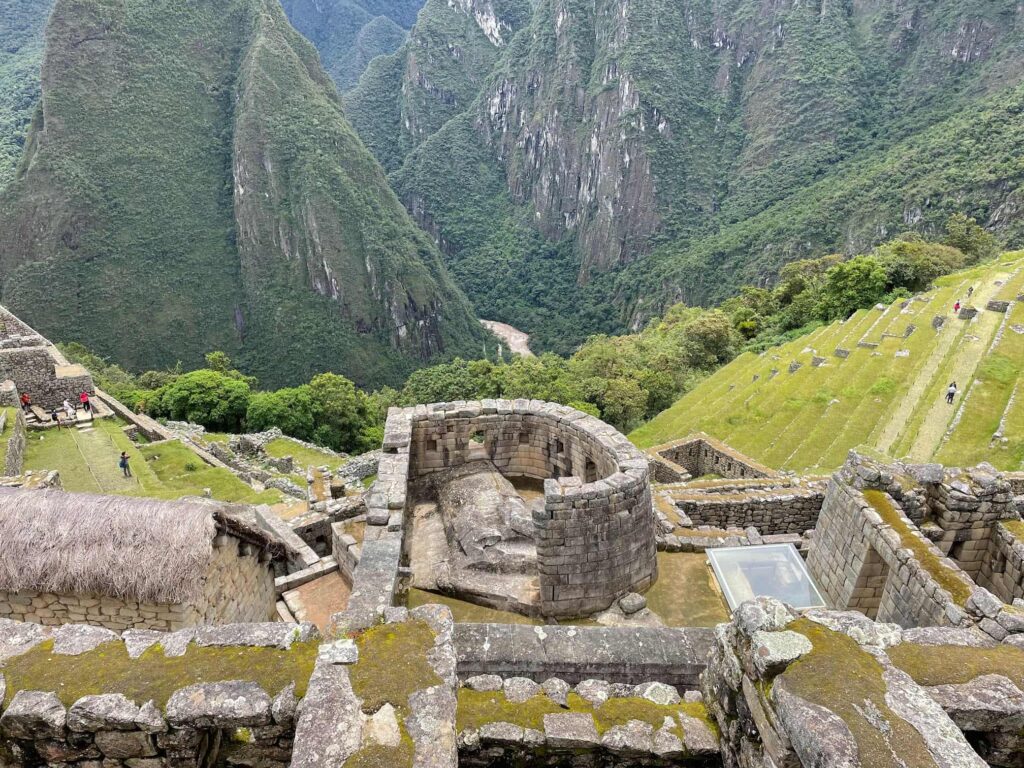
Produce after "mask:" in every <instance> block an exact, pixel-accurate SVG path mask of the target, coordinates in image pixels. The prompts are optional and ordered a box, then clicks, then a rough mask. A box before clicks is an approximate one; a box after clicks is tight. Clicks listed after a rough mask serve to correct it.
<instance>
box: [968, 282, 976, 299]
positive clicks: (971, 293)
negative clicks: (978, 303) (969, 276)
mask: <svg viewBox="0 0 1024 768" xmlns="http://www.w3.org/2000/svg"><path fill="white" fill-rule="evenodd" d="M973 295H974V286H973V285H972V286H971V287H970V288H968V289H967V300H968V301H970V300H971V296H973Z"/></svg>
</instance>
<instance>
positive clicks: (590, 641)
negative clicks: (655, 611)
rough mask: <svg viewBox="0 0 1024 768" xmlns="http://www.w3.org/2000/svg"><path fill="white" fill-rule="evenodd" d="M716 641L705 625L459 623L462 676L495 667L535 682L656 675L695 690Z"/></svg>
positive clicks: (627, 680) (495, 671) (633, 681)
mask: <svg viewBox="0 0 1024 768" xmlns="http://www.w3.org/2000/svg"><path fill="white" fill-rule="evenodd" d="M712 642H713V630H711V629H705V628H703V627H686V628H670V627H568V626H557V625H556V626H546V627H544V628H543V630H542V631H541V630H538V628H537V627H531V626H526V625H522V624H457V625H456V626H455V650H456V653H457V654H458V669H459V677H461V678H462V679H466V678H470V677H474V676H477V675H498V676H499V677H513V676H518V677H527V678H531V679H533V680H535V681H537V682H543V681H544V680H546V679H548V678H551V677H555V678H559V679H561V680H566V681H568V682H570V683H573V684H576V683H579V682H582V681H583V680H587V679H590V678H596V679H599V680H607V681H609V682H612V683H621V684H628V685H637V684H639V683H642V682H645V681H648V680H659V681H661V682H663V683H668V684H669V685H674V686H678V687H679V688H681V689H684V690H696V688H697V684H698V680H699V678H700V674H701V672H703V671H704V667H705V663H706V659H707V655H708V652H709V651H710V650H711V645H712Z"/></svg>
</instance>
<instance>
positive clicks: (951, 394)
mask: <svg viewBox="0 0 1024 768" xmlns="http://www.w3.org/2000/svg"><path fill="white" fill-rule="evenodd" d="M955 398H956V382H955V381H953V382H950V385H949V389H947V390H946V402H947V403H949V404H950V405H952V404H953V400H954V399H955Z"/></svg>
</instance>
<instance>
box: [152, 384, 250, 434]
mask: <svg viewBox="0 0 1024 768" xmlns="http://www.w3.org/2000/svg"><path fill="white" fill-rule="evenodd" d="M251 397H252V392H251V390H250V389H249V384H248V383H247V382H245V381H242V380H239V379H235V378H232V377H230V376H227V375H225V374H223V373H219V372H218V371H211V370H209V369H206V368H204V369H200V370H198V371H192V372H191V373H185V374H182V375H181V376H179V377H178V378H177V379H175V380H174V381H173V382H171V383H170V384H167V385H166V386H164V387H162V388H161V389H160V390H159V391H158V392H157V394H156V396H155V397H154V398H152V399H151V400H150V402H149V404H148V405H149V408H150V411H151V412H152V413H153V415H155V416H165V417H167V418H170V419H174V420H176V421H190V422H194V423H196V424H202V425H203V426H204V427H206V428H207V429H212V430H216V431H219V432H240V431H241V429H242V423H243V421H244V420H245V414H246V411H247V410H248V408H249V400H250V398H251Z"/></svg>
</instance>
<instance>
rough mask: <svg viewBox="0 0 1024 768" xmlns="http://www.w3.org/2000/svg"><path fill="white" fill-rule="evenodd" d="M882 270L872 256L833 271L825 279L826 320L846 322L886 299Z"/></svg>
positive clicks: (850, 262) (838, 265) (842, 265)
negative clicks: (861, 310)
mask: <svg viewBox="0 0 1024 768" xmlns="http://www.w3.org/2000/svg"><path fill="white" fill-rule="evenodd" d="M887 279H888V277H887V275H886V272H885V267H883V266H882V265H881V264H879V263H878V260H877V259H875V258H874V257H872V256H858V257H856V258H854V259H850V260H849V261H844V262H843V263H842V264H837V265H836V266H834V267H832V268H831V269H830V270H829V271H828V273H827V274H826V275H825V288H824V290H823V291H822V308H823V310H824V312H825V315H826V319H828V320H845V319H846V318H848V317H849V316H850V315H852V314H853V313H854V312H856V311H857V310H858V309H862V308H864V307H870V306H871V305H872V304H876V303H877V302H879V301H880V300H881V299H882V297H883V296H884V295H885V285H886V282H887Z"/></svg>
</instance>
